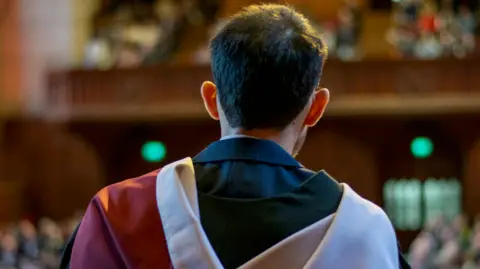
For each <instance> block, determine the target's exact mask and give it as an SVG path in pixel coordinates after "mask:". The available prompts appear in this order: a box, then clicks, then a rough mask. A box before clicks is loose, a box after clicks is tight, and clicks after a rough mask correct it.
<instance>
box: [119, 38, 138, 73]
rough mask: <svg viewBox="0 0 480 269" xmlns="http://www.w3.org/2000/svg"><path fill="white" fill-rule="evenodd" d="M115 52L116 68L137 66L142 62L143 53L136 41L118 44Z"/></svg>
mask: <svg viewBox="0 0 480 269" xmlns="http://www.w3.org/2000/svg"><path fill="white" fill-rule="evenodd" d="M117 46H118V48H117V49H116V52H115V59H116V62H115V65H114V66H115V67H118V68H132V67H138V66H140V65H141V64H142V60H143V57H144V56H143V54H144V52H142V48H141V47H140V46H139V45H137V44H136V43H129V42H126V43H123V44H118V45H117Z"/></svg>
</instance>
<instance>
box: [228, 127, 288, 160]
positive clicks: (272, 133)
mask: <svg viewBox="0 0 480 269" xmlns="http://www.w3.org/2000/svg"><path fill="white" fill-rule="evenodd" d="M228 136H248V137H254V138H258V139H265V140H271V141H273V142H275V143H277V144H279V145H280V146H281V147H282V148H283V149H285V150H286V151H287V152H288V153H290V154H292V152H293V148H294V146H295V139H292V138H293V136H292V135H291V134H290V132H289V131H288V129H287V130H282V131H278V130H274V129H254V130H245V129H229V130H222V137H228Z"/></svg>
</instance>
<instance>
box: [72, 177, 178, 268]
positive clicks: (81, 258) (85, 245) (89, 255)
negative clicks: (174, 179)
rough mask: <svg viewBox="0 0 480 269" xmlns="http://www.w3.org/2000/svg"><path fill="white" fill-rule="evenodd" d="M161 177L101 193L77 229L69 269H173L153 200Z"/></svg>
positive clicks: (133, 181)
mask: <svg viewBox="0 0 480 269" xmlns="http://www.w3.org/2000/svg"><path fill="white" fill-rule="evenodd" d="M157 174H158V171H153V172H151V173H148V174H146V175H144V176H141V177H138V178H134V179H129V180H125V181H123V182H120V183H117V184H114V185H110V186H107V187H105V188H104V189H102V190H101V191H99V192H98V193H97V195H95V197H94V198H93V199H92V201H91V202H90V204H89V206H88V208H87V211H86V213H85V216H84V218H83V220H82V223H81V225H80V227H79V230H78V233H77V236H76V239H75V244H74V246H73V250H72V256H71V261H70V268H71V269H96V268H98V269H100V268H101V269H116V268H125V269H143V268H158V269H170V268H173V266H172V265H171V262H170V257H169V254H168V249H167V245H166V240H165V236H164V231H163V226H162V223H161V220H160V215H159V214H158V208H157V204H156V198H155V182H156V176H157Z"/></svg>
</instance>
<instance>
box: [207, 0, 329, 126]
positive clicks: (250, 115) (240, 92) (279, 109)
mask: <svg viewBox="0 0 480 269" xmlns="http://www.w3.org/2000/svg"><path fill="white" fill-rule="evenodd" d="M210 50H211V58H212V72H213V79H214V81H215V83H216V85H217V90H218V97H219V102H220V105H221V107H222V109H223V110H224V112H225V116H226V118H227V120H228V123H229V124H230V126H231V127H233V128H244V129H247V130H251V129H262V128H275V129H282V128H285V127H286V126H288V125H289V124H290V123H291V122H292V121H293V120H294V119H295V118H296V117H297V116H298V114H299V113H300V112H301V111H302V110H303V109H304V108H305V106H306V104H307V103H308V100H309V98H310V96H311V94H312V93H313V91H314V90H315V89H316V88H317V87H318V84H319V81H320V76H321V73H322V69H323V64H324V62H325V59H326V57H327V47H326V45H325V44H324V42H323V40H322V38H321V36H320V34H319V33H318V32H317V31H316V30H315V29H314V27H313V26H312V25H311V24H310V22H309V21H308V20H307V19H306V18H305V17H304V16H303V15H302V14H300V13H298V12H296V11H295V10H294V9H292V8H290V7H287V6H283V5H275V4H264V5H251V6H248V7H246V8H244V9H243V10H242V11H241V12H240V13H238V14H236V15H234V16H233V17H232V18H231V19H230V20H229V21H228V23H226V24H225V26H224V27H222V28H221V29H220V30H219V31H218V32H217V34H216V35H215V36H214V37H213V39H212V40H211V42H210Z"/></svg>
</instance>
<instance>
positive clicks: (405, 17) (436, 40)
mask: <svg viewBox="0 0 480 269" xmlns="http://www.w3.org/2000/svg"><path fill="white" fill-rule="evenodd" d="M393 21H394V23H393V27H392V28H391V29H390V31H389V32H388V34H387V40H388V41H389V42H390V43H391V44H392V45H393V46H394V47H395V48H396V50H397V52H398V53H399V55H400V56H402V57H414V58H420V59H435V58H439V57H456V58H464V57H466V56H468V55H469V54H470V53H472V52H473V51H474V49H475V31H476V29H477V26H478V25H477V18H476V16H475V15H474V13H473V12H472V10H470V8H469V7H468V6H467V5H460V6H459V7H458V8H457V9H455V8H454V6H453V0H443V1H441V3H440V5H437V2H434V1H428V0H404V1H401V2H400V3H399V5H398V6H397V7H396V10H395V11H394V20H393Z"/></svg>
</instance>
